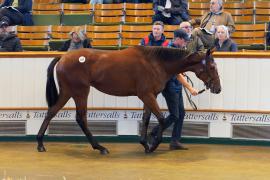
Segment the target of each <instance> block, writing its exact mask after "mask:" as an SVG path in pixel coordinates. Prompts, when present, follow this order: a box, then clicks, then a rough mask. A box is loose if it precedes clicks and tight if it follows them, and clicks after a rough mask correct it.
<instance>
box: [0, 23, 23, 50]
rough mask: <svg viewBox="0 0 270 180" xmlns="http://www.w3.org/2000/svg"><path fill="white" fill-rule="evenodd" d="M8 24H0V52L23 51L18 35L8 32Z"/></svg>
mask: <svg viewBox="0 0 270 180" xmlns="http://www.w3.org/2000/svg"><path fill="white" fill-rule="evenodd" d="M8 28H9V27H8V24H6V23H5V22H0V52H17V51H22V50H23V49H22V46H21V42H20V39H19V38H18V37H17V36H16V34H14V33H11V32H8Z"/></svg>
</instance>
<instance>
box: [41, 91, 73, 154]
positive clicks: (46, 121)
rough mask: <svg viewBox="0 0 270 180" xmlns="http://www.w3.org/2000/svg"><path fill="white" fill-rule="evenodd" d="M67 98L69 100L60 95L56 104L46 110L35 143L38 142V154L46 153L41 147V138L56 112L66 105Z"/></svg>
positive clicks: (67, 97)
mask: <svg viewBox="0 0 270 180" xmlns="http://www.w3.org/2000/svg"><path fill="white" fill-rule="evenodd" d="M69 98H70V97H69V96H66V95H63V94H61V93H60V95H59V99H58V101H57V102H56V104H55V105H53V106H52V107H50V108H49V109H48V112H47V115H46V117H45V119H44V121H43V123H42V125H41V127H40V129H39V131H38V135H37V142H38V146H37V150H38V151H39V152H44V151H46V149H45V147H44V145H43V137H44V134H45V131H46V129H47V128H48V125H49V123H50V121H51V119H52V118H53V117H54V116H55V115H56V114H57V112H58V111H59V110H60V109H62V107H63V106H64V105H65V104H66V103H67V101H68V100H69Z"/></svg>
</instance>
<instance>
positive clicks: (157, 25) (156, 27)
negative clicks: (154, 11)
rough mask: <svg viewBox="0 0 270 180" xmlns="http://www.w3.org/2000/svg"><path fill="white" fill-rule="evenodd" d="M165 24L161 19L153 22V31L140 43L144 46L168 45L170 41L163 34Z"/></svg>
mask: <svg viewBox="0 0 270 180" xmlns="http://www.w3.org/2000/svg"><path fill="white" fill-rule="evenodd" d="M163 32H164V24H163V22H161V21H156V22H154V24H153V27H152V32H151V33H150V34H149V35H148V36H146V37H144V38H143V39H142V40H141V42H140V45H142V46H167V45H168V43H169V41H168V40H166V37H165V36H164V34H163Z"/></svg>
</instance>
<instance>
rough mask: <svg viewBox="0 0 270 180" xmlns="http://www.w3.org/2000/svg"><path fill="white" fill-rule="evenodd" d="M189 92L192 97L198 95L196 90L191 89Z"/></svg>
mask: <svg viewBox="0 0 270 180" xmlns="http://www.w3.org/2000/svg"><path fill="white" fill-rule="evenodd" d="M189 92H190V94H192V96H196V95H198V90H197V89H194V88H191V89H190V90H189Z"/></svg>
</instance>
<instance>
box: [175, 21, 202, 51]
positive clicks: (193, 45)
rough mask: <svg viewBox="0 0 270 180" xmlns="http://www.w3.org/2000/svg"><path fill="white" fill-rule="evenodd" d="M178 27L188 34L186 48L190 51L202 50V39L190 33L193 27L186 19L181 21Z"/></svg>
mask: <svg viewBox="0 0 270 180" xmlns="http://www.w3.org/2000/svg"><path fill="white" fill-rule="evenodd" d="M179 27H180V29H182V30H184V31H185V32H186V33H187V34H188V36H189V39H190V40H189V41H188V43H187V50H189V51H190V52H192V53H193V52H203V51H204V46H203V43H202V40H201V38H200V37H199V36H194V35H193V34H192V30H193V27H192V26H191V24H190V23H189V22H188V21H183V22H181V23H180V25H179Z"/></svg>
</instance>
